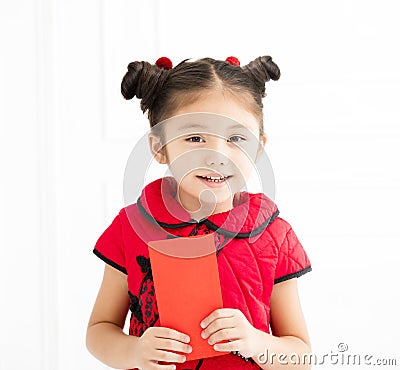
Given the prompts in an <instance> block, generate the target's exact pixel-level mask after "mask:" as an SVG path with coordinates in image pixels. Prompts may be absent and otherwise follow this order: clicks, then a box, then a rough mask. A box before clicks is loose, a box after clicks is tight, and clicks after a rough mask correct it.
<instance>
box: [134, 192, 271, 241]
mask: <svg viewBox="0 0 400 370" xmlns="http://www.w3.org/2000/svg"><path fill="white" fill-rule="evenodd" d="M136 204H137V207H138V209H139V212H140V213H141V214H142V216H143V217H144V218H146V219H147V220H148V221H150V222H151V223H153V224H156V225H159V226H161V227H163V228H167V229H178V228H181V227H186V226H189V225H193V224H199V225H201V224H205V225H206V226H207V227H208V228H209V229H210V230H214V231H218V233H220V234H223V235H226V236H228V237H231V238H237V239H244V238H250V237H252V236H255V235H257V234H260V233H261V232H262V231H263V230H264V229H266V228H267V227H268V225H269V224H270V223H271V222H273V221H274V220H275V219H276V218H277V217H278V215H279V210H278V209H277V210H276V211H275V212H274V213H273V214H272V216H270V217H268V219H266V220H265V221H264V222H263V223H262V224H261V225H260V226H258V227H257V228H256V229H254V230H253V231H251V232H247V233H236V232H233V231H229V230H226V229H224V228H222V227H218V225H215V224H214V223H213V222H211V221H210V220H208V219H207V218H203V219H201V220H200V221H197V220H190V221H188V222H180V223H177V224H169V223H166V222H161V221H157V220H156V219H155V218H154V217H153V216H152V215H150V214H149V213H148V212H147V211H146V210H145V209H144V207H143V205H142V203H141V201H140V197H139V198H138V200H137V202H136Z"/></svg>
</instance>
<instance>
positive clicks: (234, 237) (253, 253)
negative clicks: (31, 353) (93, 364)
mask: <svg viewBox="0 0 400 370" xmlns="http://www.w3.org/2000/svg"><path fill="white" fill-rule="evenodd" d="M176 188H177V184H176V181H175V179H174V178H173V177H164V178H159V179H157V180H155V181H153V182H151V183H150V184H148V185H146V186H145V188H144V189H143V190H142V193H141V196H140V197H139V198H138V200H137V202H136V203H135V204H131V205H129V206H126V207H124V208H122V209H121V210H120V211H119V213H118V215H117V216H116V217H115V218H114V220H113V221H112V223H111V224H110V226H109V227H108V228H107V229H106V230H105V231H104V232H103V234H102V235H101V236H100V238H99V239H98V240H97V242H96V245H95V247H94V250H93V252H94V253H95V254H96V255H97V256H98V257H100V258H101V259H102V260H103V261H105V262H106V263H108V264H110V265H111V266H113V267H115V268H116V269H118V270H120V271H122V272H123V273H125V274H127V281H128V289H129V291H128V292H127V294H129V297H130V311H131V317H130V327H129V334H130V335H136V336H141V335H142V334H143V332H144V331H145V330H146V329H147V328H148V327H150V326H160V322H159V317H158V310H157V302H156V300H155V297H154V284H153V278H152V272H151V266H150V260H149V253H148V246H147V242H148V241H151V240H160V239H165V238H168V236H170V235H177V236H190V235H200V234H204V233H207V234H208V233H214V236H215V245H216V248H217V261H218V271H219V275H220V282H221V292H222V298H223V303H224V307H229V308H237V309H239V310H241V311H242V312H243V314H244V315H245V316H246V318H247V319H248V321H249V322H250V323H251V324H252V325H253V326H254V327H255V328H257V329H260V330H263V331H265V332H267V333H269V323H270V307H269V300H270V296H271V292H272V288H273V286H274V284H277V283H279V282H281V281H284V280H287V279H291V278H295V277H299V276H301V275H303V274H305V273H306V272H309V271H311V265H310V261H309V259H308V257H307V254H306V252H305V251H304V249H303V247H302V245H301V244H300V242H299V240H298V239H297V237H296V234H295V233H294V231H293V230H292V228H291V226H290V225H289V224H288V223H287V222H286V221H284V220H283V219H282V218H280V217H278V214H279V211H278V209H277V207H276V205H275V204H274V202H272V201H271V200H270V199H269V198H268V197H267V196H265V195H264V194H262V193H257V194H253V193H248V192H240V193H237V194H236V195H235V197H234V200H233V208H232V209H231V210H230V211H226V212H221V213H217V214H214V215H211V216H209V217H207V218H204V219H202V220H200V221H196V220H194V219H192V218H191V216H190V214H189V213H188V212H187V211H186V210H185V209H184V208H183V207H182V206H181V205H180V203H179V202H178V201H177V200H176V199H175V197H174V196H175V194H176ZM239 356H240V355H234V354H233V353H227V354H226V355H221V356H216V357H210V358H205V359H200V360H192V361H186V362H185V363H183V364H180V363H175V364H176V368H177V369H193V370H194V369H196V370H197V369H200V368H201V369H202V370H208V369H210V370H211V369H212V370H215V369H225V370H228V369H259V368H260V367H259V366H258V365H257V364H255V363H254V361H253V360H252V359H251V358H250V359H249V361H246V360H245V359H243V358H241V357H239Z"/></svg>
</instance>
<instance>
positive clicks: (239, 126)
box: [185, 123, 250, 130]
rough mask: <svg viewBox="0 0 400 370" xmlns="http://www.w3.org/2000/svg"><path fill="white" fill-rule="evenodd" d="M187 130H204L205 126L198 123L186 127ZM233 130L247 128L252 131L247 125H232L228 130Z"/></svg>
mask: <svg viewBox="0 0 400 370" xmlns="http://www.w3.org/2000/svg"><path fill="white" fill-rule="evenodd" d="M185 128H203V129H204V125H201V124H198V123H191V124H189V125H187V126H185ZM231 128H246V129H248V130H250V128H249V127H247V126H246V125H241V124H239V125H232V126H229V127H228V129H231Z"/></svg>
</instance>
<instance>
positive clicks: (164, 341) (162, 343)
mask: <svg viewBox="0 0 400 370" xmlns="http://www.w3.org/2000/svg"><path fill="white" fill-rule="evenodd" d="M154 348H156V349H161V350H170V351H178V352H185V353H190V352H192V346H191V345H190V344H186V343H182V342H179V341H177V340H175V339H170V338H155V339H154Z"/></svg>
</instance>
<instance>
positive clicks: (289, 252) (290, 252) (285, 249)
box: [274, 221, 311, 284]
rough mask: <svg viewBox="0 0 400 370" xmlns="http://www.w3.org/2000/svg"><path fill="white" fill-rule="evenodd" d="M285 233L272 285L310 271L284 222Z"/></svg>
mask: <svg viewBox="0 0 400 370" xmlns="http://www.w3.org/2000/svg"><path fill="white" fill-rule="evenodd" d="M284 224H286V227H287V231H286V235H285V237H284V239H283V241H282V244H281V245H280V248H279V252H278V262H277V265H276V269H275V277H274V284H277V283H280V282H282V281H285V280H289V279H292V278H297V277H299V276H301V275H304V274H305V273H307V272H309V271H311V263H310V260H309V259H308V256H307V253H306V251H305V250H304V248H303V246H302V245H301V243H300V241H299V239H298V238H297V235H296V234H295V232H294V231H293V229H292V227H291V226H290V225H289V224H288V223H287V222H286V221H284Z"/></svg>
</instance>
